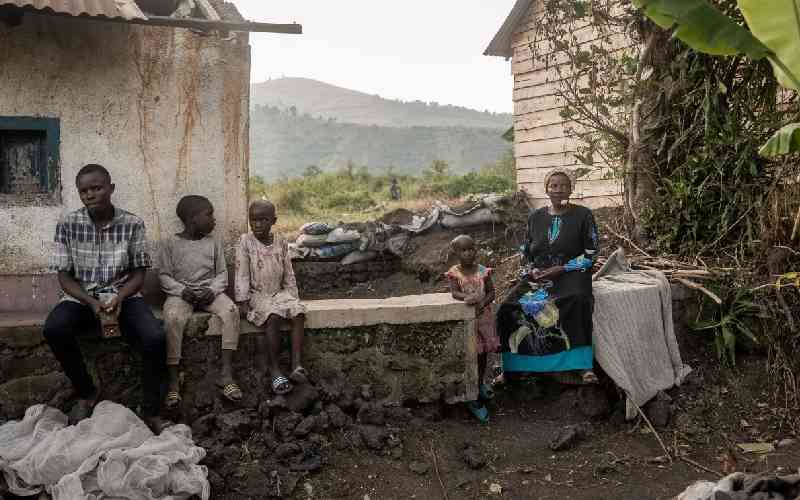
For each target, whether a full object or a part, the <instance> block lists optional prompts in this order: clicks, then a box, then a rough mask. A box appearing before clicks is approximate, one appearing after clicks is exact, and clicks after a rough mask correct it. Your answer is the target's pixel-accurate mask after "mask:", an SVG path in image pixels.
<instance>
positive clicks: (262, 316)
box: [234, 233, 306, 326]
mask: <svg viewBox="0 0 800 500" xmlns="http://www.w3.org/2000/svg"><path fill="white" fill-rule="evenodd" d="M234 290H235V295H236V302H244V301H248V302H249V304H250V312H248V313H247V320H248V321H249V322H251V323H253V324H254V325H256V326H261V325H263V324H264V323H266V321H267V319H268V318H269V317H270V315H272V314H275V315H278V316H280V317H282V318H286V319H291V318H294V317H295V316H298V315H300V314H305V312H306V309H305V307H304V306H303V304H301V303H300V299H299V295H298V291H297V281H296V280H295V277H294V270H293V269H292V260H291V258H290V256H289V247H288V244H287V242H286V240H284V239H283V238H281V237H279V236H277V235H274V236H273V241H272V244H271V245H265V244H263V243H261V242H260V241H259V240H258V238H256V237H255V236H254V235H253V233H247V234H243V235H242V237H241V238H240V239H239V246H238V247H237V248H236V283H235V286H234Z"/></svg>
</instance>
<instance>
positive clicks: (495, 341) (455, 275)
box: [445, 265, 500, 354]
mask: <svg viewBox="0 0 800 500" xmlns="http://www.w3.org/2000/svg"><path fill="white" fill-rule="evenodd" d="M445 276H447V279H449V280H450V286H451V287H452V289H454V290H458V291H460V292H462V293H465V294H467V295H473V294H477V295H478V296H479V297H480V299H481V300H483V298H484V297H485V296H486V280H488V279H489V278H490V277H491V276H492V269H491V268H488V267H484V266H481V265H478V271H477V272H476V273H473V274H465V273H464V272H463V271H462V270H461V266H460V265H455V266H453V267H451V268H450V270H449V271H447V273H445ZM476 307H477V306H476ZM476 315H477V317H476V320H477V322H478V328H477V330H478V332H477V338H476V340H477V342H476V344H477V351H478V354H485V353H489V352H500V338H499V337H498V336H497V331H496V330H495V322H494V314H493V313H492V304H487V305H486V307H484V308H483V310H482V311H476Z"/></svg>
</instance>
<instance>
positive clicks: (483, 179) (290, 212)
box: [250, 154, 515, 235]
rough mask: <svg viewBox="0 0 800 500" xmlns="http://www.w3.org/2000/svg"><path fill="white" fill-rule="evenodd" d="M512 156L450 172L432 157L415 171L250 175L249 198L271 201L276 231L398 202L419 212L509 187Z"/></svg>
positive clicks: (374, 211) (359, 215) (345, 218)
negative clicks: (393, 190) (396, 188)
mask: <svg viewBox="0 0 800 500" xmlns="http://www.w3.org/2000/svg"><path fill="white" fill-rule="evenodd" d="M392 178H396V179H397V180H398V184H399V185H400V188H401V190H402V198H401V199H400V200H392V199H391V197H390V195H389V187H390V185H391V179H392ZM514 178H515V170H514V163H513V156H512V155H511V154H509V155H506V156H504V157H503V158H502V159H501V160H499V161H498V162H497V163H496V164H494V165H487V166H485V167H483V168H482V169H481V170H479V171H478V172H470V173H467V174H464V175H454V174H451V173H450V171H449V166H448V165H447V163H446V162H443V161H434V162H433V163H432V164H431V166H430V167H429V168H428V169H426V170H424V171H423V173H422V174H421V175H419V176H410V175H392V174H391V173H386V174H381V175H374V174H371V173H370V172H369V171H368V169H367V168H366V167H361V168H358V169H356V168H355V167H354V166H353V165H352V164H350V165H348V167H347V168H344V169H342V170H340V171H337V172H321V171H320V170H319V169H317V168H316V167H313V168H312V167H309V168H308V169H306V175H304V176H303V177H296V178H290V179H283V180H280V181H276V182H273V183H265V182H264V181H263V179H260V178H258V177H254V178H252V179H251V180H250V196H251V198H254V199H255V198H261V199H267V200H270V201H272V202H273V203H274V204H275V206H276V207H277V209H278V222H277V224H276V225H275V230H276V231H277V232H280V233H283V234H286V235H291V234H292V233H296V232H297V230H298V229H299V228H300V226H302V225H303V224H305V223H306V222H311V221H316V222H328V223H334V224H335V223H338V222H364V221H368V220H374V219H377V218H379V217H380V216H381V215H383V214H384V213H386V212H390V211H392V210H395V209H398V208H404V209H407V210H411V211H412V212H418V211H421V210H424V209H427V208H430V207H431V206H432V205H433V204H434V202H435V201H437V200H438V201H442V202H444V203H450V204H452V203H454V202H456V201H458V200H461V199H463V198H464V197H465V196H468V195H471V194H480V193H502V192H511V191H513V190H514V188H515V181H514Z"/></svg>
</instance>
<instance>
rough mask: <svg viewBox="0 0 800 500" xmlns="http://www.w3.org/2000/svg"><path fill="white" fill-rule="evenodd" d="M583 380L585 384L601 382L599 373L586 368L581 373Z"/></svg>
mask: <svg viewBox="0 0 800 500" xmlns="http://www.w3.org/2000/svg"><path fill="white" fill-rule="evenodd" d="M581 380H582V381H583V383H584V384H597V383H599V382H600V379H598V378H597V375H595V373H594V372H593V371H592V370H586V371H585V372H583V374H581Z"/></svg>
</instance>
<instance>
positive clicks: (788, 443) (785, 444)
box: [775, 438, 797, 448]
mask: <svg viewBox="0 0 800 500" xmlns="http://www.w3.org/2000/svg"><path fill="white" fill-rule="evenodd" d="M796 443H797V440H796V439H792V438H786V439H781V440H780V441H778V442H777V444H776V445H775V447H777V448H788V447H790V446H794V445H795V444H796Z"/></svg>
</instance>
